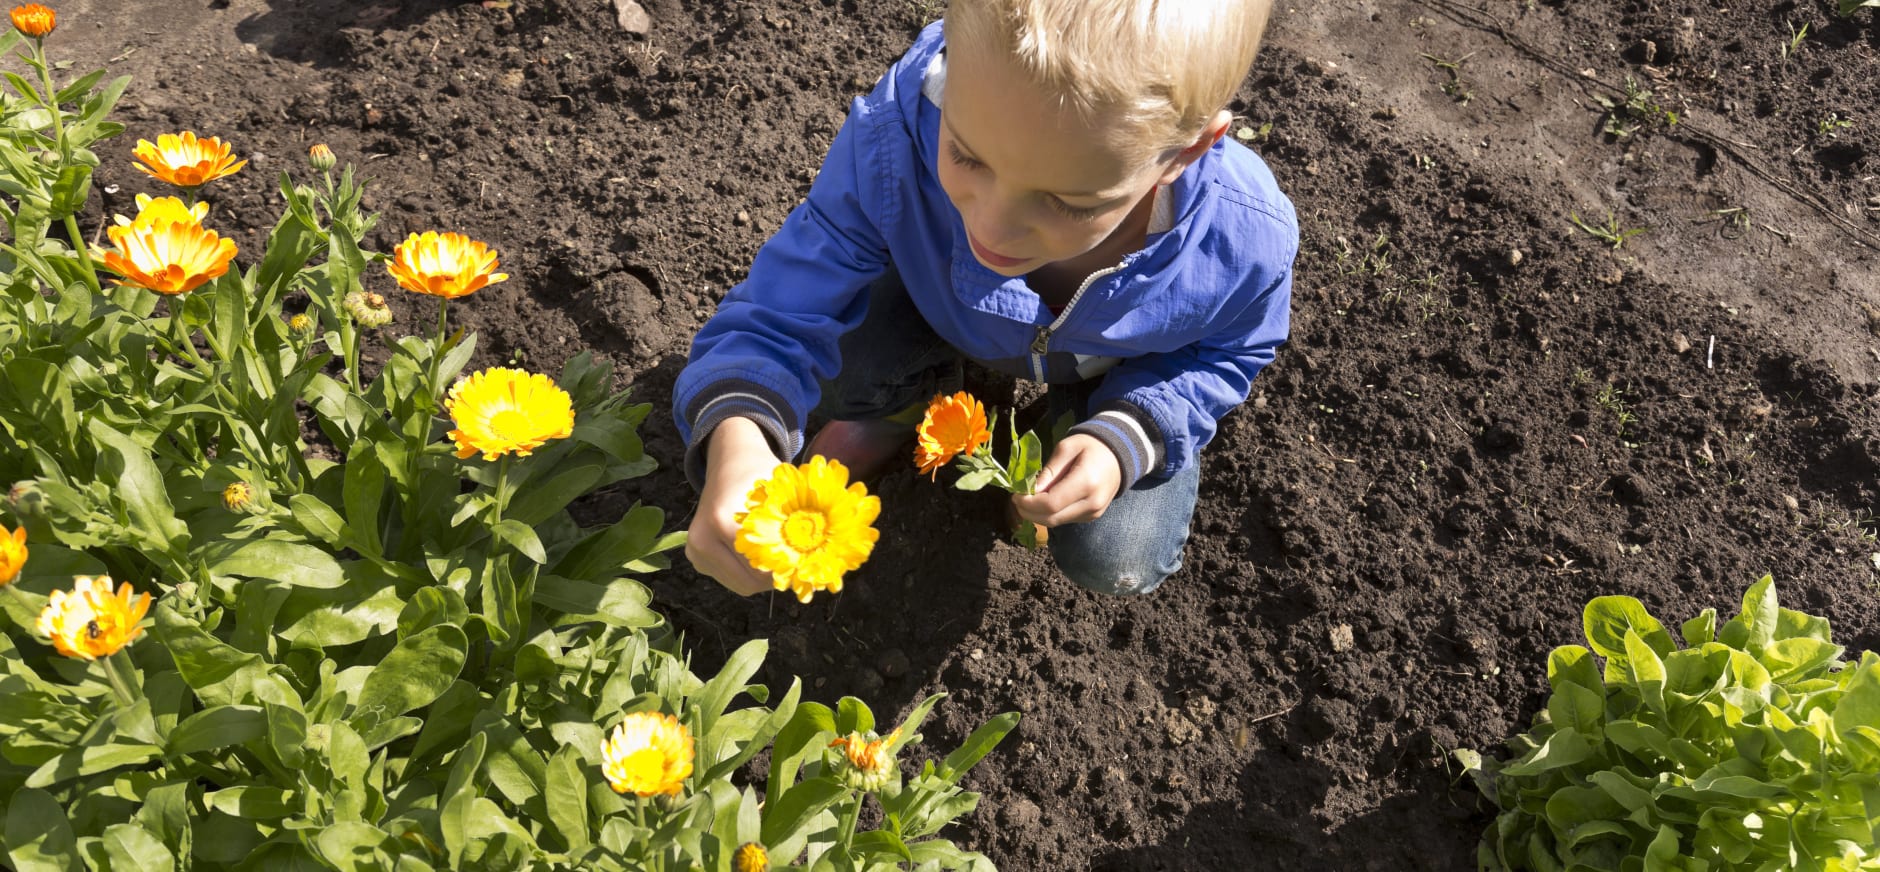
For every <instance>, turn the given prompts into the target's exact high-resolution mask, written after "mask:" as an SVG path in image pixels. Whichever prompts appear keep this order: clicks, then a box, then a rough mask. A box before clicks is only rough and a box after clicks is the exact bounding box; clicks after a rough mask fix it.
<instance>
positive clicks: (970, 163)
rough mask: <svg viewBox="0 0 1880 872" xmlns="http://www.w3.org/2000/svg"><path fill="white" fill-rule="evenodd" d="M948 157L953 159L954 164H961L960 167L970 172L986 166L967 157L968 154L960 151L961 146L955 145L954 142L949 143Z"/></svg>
mask: <svg viewBox="0 0 1880 872" xmlns="http://www.w3.org/2000/svg"><path fill="white" fill-rule="evenodd" d="M947 156H948V157H951V158H953V162H954V163H956V164H959V165H960V166H962V167H965V168H967V169H969V170H976V169H979V168H980V167H983V166H985V164H983V163H980V162H979V161H977V160H975V159H973V158H970V157H967V156H966V152H963V151H960V146H959V144H958V143H954V142H949V143H947Z"/></svg>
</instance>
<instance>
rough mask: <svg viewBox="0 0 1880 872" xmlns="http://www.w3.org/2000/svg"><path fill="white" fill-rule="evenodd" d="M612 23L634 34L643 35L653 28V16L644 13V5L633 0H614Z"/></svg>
mask: <svg viewBox="0 0 1880 872" xmlns="http://www.w3.org/2000/svg"><path fill="white" fill-rule="evenodd" d="M614 15H615V17H614V23H616V24H618V25H620V29H621V30H624V31H626V32H628V33H631V34H634V35H636V36H645V35H646V32H647V31H649V30H652V29H653V17H652V16H651V15H648V14H646V7H644V6H641V5H640V4H638V3H635V2H634V0H614Z"/></svg>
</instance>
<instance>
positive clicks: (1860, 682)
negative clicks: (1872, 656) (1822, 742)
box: [1834, 663, 1880, 765]
mask: <svg viewBox="0 0 1880 872" xmlns="http://www.w3.org/2000/svg"><path fill="white" fill-rule="evenodd" d="M1849 668H1850V670H1854V672H1853V674H1852V675H1851V676H1849V677H1848V679H1847V683H1846V685H1845V687H1846V688H1847V689H1846V691H1844V692H1843V693H1842V694H1841V700H1840V702H1838V703H1836V704H1835V706H1834V731H1835V732H1836V733H1837V734H1839V735H1840V737H1841V740H1842V741H1843V742H1847V743H1850V744H1853V743H1854V742H1855V741H1856V739H1855V735H1856V732H1857V730H1858V729H1859V728H1860V727H1868V728H1870V729H1871V728H1876V727H1880V663H1867V664H1865V665H1863V666H1859V667H1849ZM1874 750H1875V751H1880V748H1876V749H1874ZM1870 765H1872V764H1871V763H1870Z"/></svg>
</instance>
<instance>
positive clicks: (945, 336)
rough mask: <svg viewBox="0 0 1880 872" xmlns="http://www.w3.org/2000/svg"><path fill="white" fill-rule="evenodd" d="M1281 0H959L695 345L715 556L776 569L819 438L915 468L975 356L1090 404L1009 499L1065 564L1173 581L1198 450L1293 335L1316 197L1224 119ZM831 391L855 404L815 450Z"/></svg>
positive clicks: (701, 468)
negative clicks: (768, 563)
mask: <svg viewBox="0 0 1880 872" xmlns="http://www.w3.org/2000/svg"><path fill="white" fill-rule="evenodd" d="M1268 6H1269V0H952V3H951V4H950V6H949V8H948V10H947V16H946V20H945V21H944V22H943V23H936V24H934V25H931V26H929V27H928V28H927V29H926V30H925V31H923V32H922V33H921V35H920V37H919V38H918V39H917V40H916V41H915V43H914V46H913V48H911V49H910V50H909V51H908V52H907V54H906V55H905V56H903V57H902V58H901V60H900V61H899V62H898V63H896V64H895V65H894V67H893V68H892V69H891V70H889V72H888V74H887V75H886V76H884V77H883V78H882V79H881V81H880V82H879V83H878V84H877V85H876V86H875V89H874V92H873V93H871V94H869V95H868V96H866V97H862V98H859V99H857V100H856V101H855V102H854V104H853V106H852V107H851V108H850V113H849V118H848V121H847V123H845V124H844V125H843V127H842V130H841V131H840V132H839V133H838V134H837V135H836V138H835V141H834V143H833V144H831V146H830V148H829V154H828V156H827V158H826V159H825V160H824V163H823V168H822V172H821V174H820V175H818V176H817V177H816V181H815V183H814V185H812V187H811V189H810V192H809V198H808V199H807V200H806V201H805V202H804V203H803V204H802V205H800V206H798V207H797V208H796V210H795V211H793V212H792V213H791V214H790V217H789V218H788V219H787V220H786V221H785V223H784V225H783V227H781V228H780V229H779V230H778V231H777V234H776V235H775V236H773V237H772V238H771V239H770V240H769V241H768V242H766V243H765V245H764V247H763V248H762V249H761V250H760V251H759V252H758V255H757V260H756V262H755V263H754V264H752V266H751V272H750V276H749V278H747V279H746V280H745V281H744V282H743V283H742V284H740V285H738V286H737V287H735V288H733V289H732V290H731V292H730V293H729V294H728V295H727V296H726V297H725V300H724V302H723V303H722V304H720V305H719V307H718V310H717V313H716V314H715V315H714V316H713V317H712V319H711V320H710V321H709V322H708V323H707V324H706V325H705V326H704V327H703V328H702V329H701V330H700V331H699V335H698V337H697V338H696V340H695V341H694V343H693V346H692V355H691V359H690V362H689V363H688V364H687V366H686V368H685V370H684V372H683V373H681V374H680V376H679V380H678V384H677V386H676V388H675V393H676V396H675V403H674V415H675V417H676V418H677V420H678V424H679V429H680V432H681V433H682V434H684V435H685V438H686V439H687V445H688V448H687V452H686V473H687V475H688V477H689V478H690V479H691V480H692V482H693V483H694V484H695V485H697V486H699V487H700V497H699V507H698V512H697V514H696V515H695V517H694V519H693V522H692V525H691V530H690V540H689V542H688V543H687V545H686V554H687V556H688V557H689V558H690V559H691V561H692V563H693V565H694V566H695V567H697V568H698V570H699V571H700V572H703V573H705V574H707V575H710V576H712V577H713V578H715V579H717V580H718V582H719V583H720V584H723V585H724V586H725V587H727V588H730V589H731V590H733V591H736V592H738V593H741V594H745V595H749V594H754V593H757V592H759V591H765V590H770V589H772V585H771V579H770V576H769V574H768V573H764V572H760V571H758V570H755V569H753V568H752V567H751V565H750V564H749V563H748V562H746V561H745V559H744V558H743V557H742V556H741V555H739V554H738V553H737V551H736V550H735V548H734V547H733V544H732V543H733V541H734V537H735V535H736V532H737V524H736V523H735V520H734V519H735V517H736V515H737V514H738V513H739V512H740V511H742V510H743V509H744V503H745V496H746V494H747V493H749V491H750V489H751V486H752V485H753V484H754V483H755V482H757V481H758V480H760V479H763V478H767V477H768V476H769V474H770V472H771V470H772V469H773V468H774V467H775V466H776V465H777V463H778V462H779V458H795V457H797V456H798V454H799V453H806V454H809V455H814V454H822V455H824V456H826V457H830V458H831V459H834V460H840V461H842V462H843V463H844V464H846V465H848V466H849V468H850V470H851V471H852V473H853V474H854V475H855V477H857V478H866V477H869V476H871V475H872V474H873V473H875V472H878V471H879V470H880V469H882V468H884V467H885V465H886V464H888V463H890V462H901V463H909V464H911V462H912V461H911V460H910V458H911V451H910V448H909V446H910V444H911V436H912V432H913V427H914V424H915V423H917V422H918V421H919V420H920V413H921V410H922V409H923V408H924V407H925V404H926V402H927V401H928V400H929V399H931V398H932V397H933V396H934V394H936V393H939V392H940V391H941V390H942V389H943V388H945V387H947V381H948V376H949V373H952V374H953V379H954V380H955V381H957V372H958V370H957V367H958V361H959V359H960V357H961V356H962V355H963V356H965V357H970V358H972V359H973V360H976V361H978V362H980V363H982V364H984V365H986V366H989V367H992V368H995V369H999V370H1002V371H1004V372H1007V373H1010V374H1013V375H1016V376H1019V377H1022V378H1028V379H1032V380H1035V381H1041V382H1046V383H1048V384H1049V385H1050V388H1049V394H1048V396H1049V402H1050V404H1051V405H1052V406H1053V407H1054V409H1055V408H1069V409H1072V410H1073V411H1075V412H1076V414H1077V417H1078V421H1079V423H1077V424H1076V426H1074V427H1073V428H1072V429H1071V431H1070V434H1069V435H1068V436H1066V437H1065V438H1064V439H1063V440H1062V441H1061V442H1059V443H1058V445H1057V447H1056V448H1055V450H1054V451H1053V452H1052V454H1051V456H1050V457H1049V458H1048V459H1047V461H1046V463H1045V466H1044V469H1043V470H1042V471H1041V472H1040V474H1039V477H1038V480H1037V490H1036V493H1034V494H1032V495H1029V496H1015V497H1013V499H1012V503H1013V507H1014V509H1015V510H1016V513H1017V514H1018V515H1019V516H1021V517H1023V518H1026V519H1028V520H1031V521H1033V522H1036V523H1038V524H1040V525H1042V526H1045V527H1048V528H1052V529H1051V534H1050V537H1049V544H1050V548H1051V551H1052V553H1053V556H1054V557H1055V558H1056V560H1057V563H1058V566H1059V568H1060V569H1062V570H1063V571H1064V573H1065V574H1066V575H1067V576H1069V577H1070V578H1071V579H1072V580H1073V581H1076V582H1077V583H1078V584H1081V585H1083V586H1084V587H1087V588H1091V589H1093V590H1098V591H1103V592H1107V593H1116V594H1142V593H1148V592H1149V591H1151V590H1154V589H1155V588H1156V586H1157V585H1159V584H1161V583H1162V581H1163V579H1165V578H1167V577H1168V576H1169V575H1170V574H1172V573H1174V572H1175V570H1176V569H1178V568H1179V567H1180V565H1181V553H1182V548H1183V547H1184V545H1185V544H1186V543H1187V539H1188V528H1189V523H1190V521H1191V519H1192V518H1193V515H1194V508H1195V499H1196V494H1197V491H1198V488H1199V482H1200V464H1199V458H1198V457H1197V455H1198V453H1199V452H1200V450H1201V447H1202V446H1204V445H1206V444H1207V442H1208V441H1209V440H1210V439H1211V438H1213V436H1214V431H1215V426H1216V422H1217V421H1218V419H1219V418H1220V417H1221V416H1222V415H1225V414H1226V413H1227V412H1228V411H1229V410H1231V409H1232V408H1233V407H1234V406H1236V405H1238V404H1240V403H1241V402H1243V401H1245V400H1246V398H1247V391H1248V383H1249V382H1250V381H1251V380H1252V379H1253V377H1254V374H1255V373H1257V372H1259V371H1260V369H1261V367H1264V366H1265V365H1266V364H1267V363H1269V362H1271V361H1272V360H1273V354H1274V351H1275V349H1277V348H1278V347H1279V345H1280V344H1281V343H1282V342H1284V341H1285V340H1286V333H1287V323H1288V311H1287V310H1288V306H1289V304H1290V300H1291V289H1292V262H1293V255H1294V254H1295V253H1296V252H1297V250H1298V225H1297V222H1296V220H1295V218H1294V215H1293V209H1292V204H1291V203H1290V202H1289V201H1288V200H1287V199H1286V197H1285V195H1284V194H1282V193H1280V191H1279V188H1278V186H1277V184H1276V183H1275V182H1274V180H1273V176H1272V173H1270V172H1269V171H1268V170H1267V168H1266V166H1265V164H1263V163H1261V161H1260V159H1259V158H1258V157H1256V156H1255V155H1254V154H1253V152H1251V151H1249V150H1248V149H1246V148H1244V147H1242V146H1241V145H1239V144H1238V143H1235V142H1233V141H1231V140H1224V139H1223V138H1222V136H1223V134H1224V133H1226V132H1227V129H1228V127H1229V125H1230V123H1231V121H1232V116H1231V114H1230V113H1229V112H1228V111H1227V110H1226V109H1224V108H1223V107H1224V106H1226V104H1227V102H1228V101H1229V100H1231V99H1232V98H1233V95H1234V92H1235V91H1236V90H1237V89H1238V88H1239V86H1240V83H1241V80H1242V79H1243V78H1244V77H1245V76H1246V74H1247V70H1248V68H1249V67H1250V66H1251V65H1252V62H1253V57H1254V54H1255V52H1256V51H1257V50H1258V48H1259V43H1260V36H1261V33H1262V31H1263V30H1264V28H1265V24H1266V17H1267V10H1268ZM812 410H814V411H816V412H817V413H818V414H820V415H822V416H823V417H828V418H832V419H834V421H833V422H832V423H831V424H829V425H828V426H827V427H825V428H823V430H822V431H821V432H820V433H818V434H817V437H816V439H815V440H814V441H813V442H811V443H810V445H809V446H808V449H807V451H804V445H803V439H804V433H803V430H804V426H805V422H806V420H807V416H808V414H809V413H810V412H811V411H812ZM1052 417H1053V418H1055V414H1053V416H1052Z"/></svg>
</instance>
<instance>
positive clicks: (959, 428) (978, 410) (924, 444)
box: [914, 391, 992, 476]
mask: <svg viewBox="0 0 1880 872" xmlns="http://www.w3.org/2000/svg"><path fill="white" fill-rule="evenodd" d="M914 434H915V436H916V437H917V438H918V441H917V442H916V443H915V445H914V463H915V464H917V465H918V466H920V471H921V472H925V473H930V474H931V475H932V476H938V475H939V474H940V467H942V466H945V465H947V464H948V463H950V462H952V460H953V458H955V457H958V456H960V455H966V456H968V457H970V456H972V454H973V453H974V452H976V451H978V450H979V448H980V446H982V445H985V444H986V443H988V442H991V441H992V432H991V431H990V430H988V429H987V425H986V407H985V406H984V405H983V404H981V403H980V402H979V401H978V400H977V399H974V398H973V395H972V394H969V393H967V392H965V391H960V392H959V393H957V394H954V395H953V396H950V397H949V396H935V397H934V398H933V402H931V403H928V404H927V417H926V418H924V419H922V420H921V422H920V426H919V427H917V428H915V430H914Z"/></svg>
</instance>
